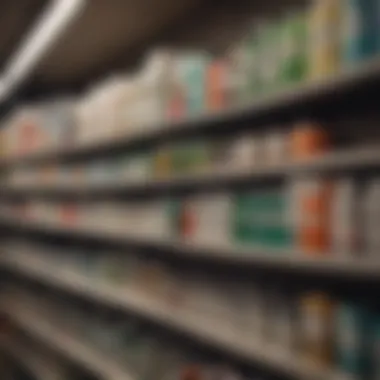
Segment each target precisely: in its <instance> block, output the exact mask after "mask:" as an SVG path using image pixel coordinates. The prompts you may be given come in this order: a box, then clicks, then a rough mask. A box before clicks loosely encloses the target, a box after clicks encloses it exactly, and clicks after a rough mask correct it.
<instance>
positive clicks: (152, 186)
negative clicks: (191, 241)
mask: <svg viewBox="0 0 380 380" xmlns="http://www.w3.org/2000/svg"><path fill="white" fill-rule="evenodd" d="M379 166H380V146H373V147H367V148H365V149H364V148H363V149H352V150H346V151H342V152H339V151H338V152H331V153H327V154H324V155H322V156H319V157H313V158H309V159H306V160H302V162H289V163H286V162H285V163H282V164H277V165H265V166H258V167H254V168H249V169H248V168H247V169H241V170H232V169H230V170H224V171H223V172H203V173H197V174H192V175H182V176H176V177H174V178H171V179H153V180H149V179H147V180H140V181H137V180H136V181H132V182H131V181H128V182H113V181H111V182H109V183H107V184H104V185H101V184H94V185H68V184H61V185H49V184H46V185H29V186H28V185H26V186H15V185H13V186H12V185H5V186H2V188H1V189H0V196H2V197H15V196H16V197H17V196H49V197H61V196H69V197H71V198H75V197H78V198H81V197H94V196H95V197H109V196H112V195H127V194H141V193H147V192H151V193H153V194H155V195H157V194H158V195H159V194H162V193H166V192H170V193H171V194H172V193H173V191H180V190H183V189H190V188H203V187H207V188H220V186H221V185H223V184H228V185H239V184H244V183H247V182H252V181H261V180H271V179H276V178H284V177H285V178H287V177H289V176H297V175H302V174H304V173H312V172H323V173H326V172H336V171H338V172H340V171H344V170H358V169H362V168H365V169H368V168H371V167H373V168H375V167H379Z"/></svg>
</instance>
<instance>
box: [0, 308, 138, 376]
mask: <svg viewBox="0 0 380 380" xmlns="http://www.w3.org/2000/svg"><path fill="white" fill-rule="evenodd" d="M24 309H25V310H23V307H22V306H21V307H20V308H17V309H15V310H13V309H12V308H9V307H7V305H3V307H2V312H4V313H5V314H7V315H8V316H9V317H10V318H11V319H12V320H13V321H14V322H15V323H16V324H17V325H19V326H20V327H21V328H22V329H23V330H25V331H27V332H28V333H30V334H31V335H33V336H34V337H35V338H37V339H39V340H41V341H43V342H44V343H45V344H46V345H48V346H51V347H52V348H53V349H55V350H56V351H58V352H60V353H61V354H62V355H64V356H65V357H67V358H69V359H70V360H72V361H74V362H76V363H78V364H80V365H82V366H83V367H85V368H87V369H88V370H89V371H91V372H93V373H95V374H97V375H98V376H100V377H101V378H102V379H104V380H132V379H133V377H132V376H130V375H129V374H128V373H127V372H126V370H125V369H123V368H122V367H121V366H120V365H119V364H117V363H116V362H115V361H114V360H113V359H111V358H107V357H105V356H104V355H103V354H101V353H99V352H97V351H96V350H94V349H93V348H92V347H91V346H89V345H88V344H87V343H84V342H82V341H81V340H80V339H78V338H76V337H74V336H70V335H68V334H66V333H65V332H63V331H61V329H59V328H58V327H56V326H53V325H51V324H50V323H47V321H45V320H44V319H43V318H41V315H34V314H33V313H32V312H31V311H30V310H29V309H28V308H24Z"/></svg>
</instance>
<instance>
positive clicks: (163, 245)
mask: <svg viewBox="0 0 380 380" xmlns="http://www.w3.org/2000/svg"><path fill="white" fill-rule="evenodd" d="M0 225H3V226H8V227H11V228H14V229H18V228H20V229H22V230H25V231H28V232H32V233H42V234H45V233H47V234H52V235H56V236H60V237H65V238H73V239H78V238H80V239H86V240H92V241H96V242H107V243H111V244H112V243H115V244H117V245H125V246H130V245H134V246H139V247H142V248H147V249H149V248H159V249H160V250H163V251H165V252H167V254H169V255H174V256H176V257H177V258H180V259H183V260H203V261H207V262H212V263H219V264H228V265H235V266H242V267H243V266H244V267H255V266H256V267H266V268H269V269H276V270H282V271H291V272H294V273H302V274H317V275H323V276H325V275H328V276H333V277H336V278H348V279H350V280H354V279H356V280H364V281H370V280H375V281H378V280H379V279H380V262H379V261H378V260H376V259H375V258H374V259H371V258H370V257H368V258H365V257H361V255H357V256H358V257H349V256H348V254H346V253H344V252H341V253H339V252H329V253H326V254H325V255H321V256H319V257H313V256H309V255H308V254H307V253H305V252H302V251H300V250H297V249H291V248H289V249H288V250H277V249H271V248H268V247H258V246H254V247H244V246H237V245H233V244H227V243H213V244H211V243H207V244H206V243H203V244H202V243H197V242H191V241H189V240H187V241H184V240H176V239H157V238H152V237H149V236H144V235H141V236H136V235H132V234H130V235H128V234H123V235H121V234H115V233H112V234H111V233H106V232H104V231H90V230H85V229H83V228H80V227H79V228H75V227H73V228H68V227H63V226H59V225H54V224H52V223H43V222H38V221H31V222H24V221H21V220H19V219H17V218H5V217H2V218H0Z"/></svg>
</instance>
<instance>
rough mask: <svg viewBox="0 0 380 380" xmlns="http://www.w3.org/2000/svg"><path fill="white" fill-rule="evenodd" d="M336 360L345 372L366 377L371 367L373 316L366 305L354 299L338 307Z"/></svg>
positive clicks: (358, 376)
mask: <svg viewBox="0 0 380 380" xmlns="http://www.w3.org/2000/svg"><path fill="white" fill-rule="evenodd" d="M336 316H337V318H336V361H337V363H336V364H337V368H338V369H339V370H340V371H342V372H343V373H345V374H348V375H350V376H354V377H357V378H359V379H362V378H366V376H367V375H368V373H369V369H370V336H371V316H370V312H369V310H368V308H367V307H365V305H363V304H360V303H355V302H352V301H348V302H343V303H341V304H340V305H339V306H338V308H337V315H336Z"/></svg>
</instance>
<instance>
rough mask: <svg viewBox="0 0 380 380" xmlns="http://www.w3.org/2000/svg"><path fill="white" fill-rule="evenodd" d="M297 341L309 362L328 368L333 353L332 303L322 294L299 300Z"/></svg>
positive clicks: (311, 294) (313, 294) (314, 294)
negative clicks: (299, 324)
mask: <svg viewBox="0 0 380 380" xmlns="http://www.w3.org/2000/svg"><path fill="white" fill-rule="evenodd" d="M299 314H300V322H301V326H300V327H301V329H300V331H299V334H300V335H299V337H298V338H299V340H300V343H301V347H300V348H301V354H302V356H304V357H305V359H307V360H310V361H311V362H313V363H315V364H317V365H321V366H324V367H329V366H331V364H332V351H333V335H332V330H333V303H332V301H331V300H330V299H329V298H328V297H327V296H326V295H325V294H323V293H308V294H305V295H303V296H302V297H301V298H300V310H299Z"/></svg>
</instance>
